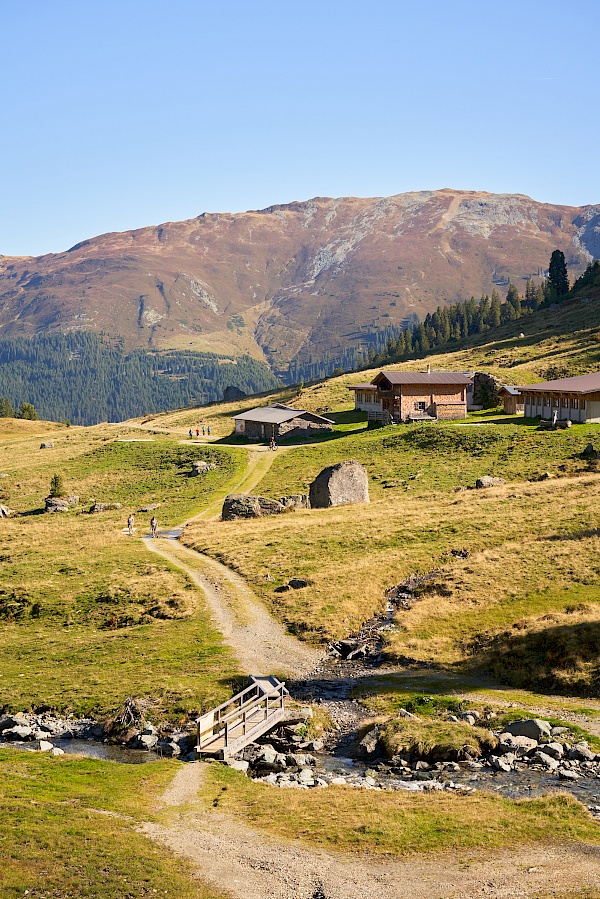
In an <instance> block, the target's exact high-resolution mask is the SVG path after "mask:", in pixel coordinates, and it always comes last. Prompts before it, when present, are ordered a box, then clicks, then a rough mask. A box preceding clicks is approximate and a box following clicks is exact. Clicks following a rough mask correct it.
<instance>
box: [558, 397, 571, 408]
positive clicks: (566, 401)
mask: <svg viewBox="0 0 600 899" xmlns="http://www.w3.org/2000/svg"><path fill="white" fill-rule="evenodd" d="M560 404H561V406H562V407H563V409H568V408H569V398H568V397H567V396H563V397H562V399H561V401H560Z"/></svg>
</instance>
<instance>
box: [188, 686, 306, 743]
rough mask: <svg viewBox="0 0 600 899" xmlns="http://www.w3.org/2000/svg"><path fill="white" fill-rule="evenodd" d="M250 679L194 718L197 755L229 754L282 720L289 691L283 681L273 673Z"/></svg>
mask: <svg viewBox="0 0 600 899" xmlns="http://www.w3.org/2000/svg"><path fill="white" fill-rule="evenodd" d="M250 680H251V681H252V683H251V684H250V686H249V687H246V689H245V690H242V692H241V693H237V694H236V695H235V696H233V697H232V698H231V699H230V700H229V701H228V702H224V703H223V705H220V706H217V708H216V709H213V710H212V712H207V713H206V715H202V716H201V717H200V718H198V719H197V722H196V723H197V726H198V738H197V742H196V755H197V756H200V757H202V756H212V757H213V758H219V759H226V758H229V756H232V755H235V754H236V753H237V752H241V750H242V749H243V748H244V746H247V744H248V743H252V742H253V741H254V740H256V739H257V738H258V737H260V736H262V735H263V734H265V733H267V731H269V730H271V728H273V727H275V725H277V724H279V722H280V721H283V719H284V718H285V709H284V700H285V697H286V696H288V695H289V693H288V691H287V690H286V688H285V684H284V683H283V681H280V680H278V679H277V678H276V677H274V676H273V675H270V676H269V677H254V676H252V675H250Z"/></svg>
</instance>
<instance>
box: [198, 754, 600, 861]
mask: <svg viewBox="0 0 600 899" xmlns="http://www.w3.org/2000/svg"><path fill="white" fill-rule="evenodd" d="M202 797H203V800H204V804H205V806H206V808H207V809H208V808H211V807H213V808H214V807H217V808H218V809H219V810H220V811H224V812H227V813H228V814H231V815H234V816H235V817H239V818H242V819H243V820H245V821H246V822H248V823H250V824H252V825H254V826H256V827H260V828H262V829H264V830H265V831H267V832H269V833H271V834H274V835H279V836H282V837H287V838H290V839H293V838H297V839H299V840H302V841H306V842H308V843H311V844H313V845H316V846H321V847H323V848H331V849H337V850H341V851H343V852H369V853H374V854H380V855H391V856H402V855H408V854H412V853H417V852H418V853H428V852H444V851H449V850H460V849H477V848H481V849H486V850H490V849H502V848H505V847H506V848H508V847H516V846H518V845H528V844H529V845H531V844H536V843H537V844H551V843H558V844H560V843H565V842H575V843H579V842H581V843H588V844H591V845H595V846H596V845H599V844H600V828H598V825H597V823H596V822H594V820H593V819H592V817H591V816H590V815H589V813H588V812H587V810H585V809H584V808H583V806H582V805H581V804H580V803H579V802H577V800H575V799H573V798H572V797H570V796H568V795H566V794H556V795H549V796H543V797H540V798H537V799H529V800H522V801H518V802H515V801H513V800H510V799H502V798H500V797H497V796H490V795H489V794H485V793H476V794H473V795H471V796H468V797H464V796H452V795H449V794H448V793H441V794H439V793H430V794H410V793H402V792H390V793H388V792H381V793H377V794H374V793H372V792H368V791H365V790H355V789H351V788H349V787H329V788H328V789H327V790H308V791H302V790H274V789H272V788H270V787H269V786H268V785H267V784H262V783H255V782H253V781H251V780H248V779H247V778H245V777H244V776H242V775H240V774H239V773H238V772H236V771H232V770H231V769H228V768H225V767H223V766H221V765H212V766H211V768H210V771H209V775H208V776H207V778H206V780H205V783H204V785H203V788H202ZM324 822H327V826H324Z"/></svg>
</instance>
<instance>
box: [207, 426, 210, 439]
mask: <svg viewBox="0 0 600 899" xmlns="http://www.w3.org/2000/svg"><path fill="white" fill-rule="evenodd" d="M207 430H208V436H209V437H210V425H209V426H208V429H207Z"/></svg>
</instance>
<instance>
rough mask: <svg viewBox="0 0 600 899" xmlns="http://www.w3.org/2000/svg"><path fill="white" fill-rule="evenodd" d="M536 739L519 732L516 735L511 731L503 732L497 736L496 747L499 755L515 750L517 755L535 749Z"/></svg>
mask: <svg viewBox="0 0 600 899" xmlns="http://www.w3.org/2000/svg"><path fill="white" fill-rule="evenodd" d="M537 746H538V741H537V740H533V739H531V738H530V737H523V736H521V735H519V734H517V735H516V736H515V735H513V734H512V733H508V732H504V733H502V734H500V736H499V738H498V747H497V749H496V751H497V752H499V753H500V755H504V753H506V752H515V753H517V755H526V754H527V753H528V752H531V750H533V749H537Z"/></svg>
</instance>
